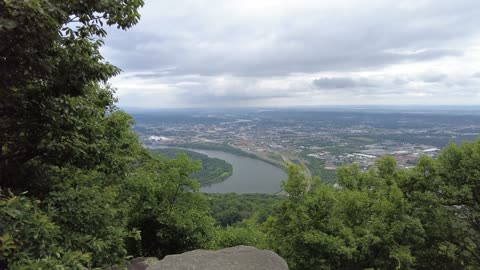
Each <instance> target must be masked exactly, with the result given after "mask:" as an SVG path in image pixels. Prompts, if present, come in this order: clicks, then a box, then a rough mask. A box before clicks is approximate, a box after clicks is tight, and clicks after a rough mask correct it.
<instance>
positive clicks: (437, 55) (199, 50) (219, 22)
mask: <svg viewBox="0 0 480 270" xmlns="http://www.w3.org/2000/svg"><path fill="white" fill-rule="evenodd" d="M478 25H480V2H478V1H476V0H469V1H467V0H457V1H434V0H417V1H390V0H388V1H374V0H365V1H354V0H351V1H346V0H336V1H313V0H296V1H293V0H292V1H286V0H284V1H282V0H271V1H270V0H262V1H258V0H256V1H251V0H243V1H233V0H232V1H230V0H209V1H194V0H190V1H186V0H185V1H184V0H165V1H153V0H150V1H148V0H147V2H146V5H145V7H144V8H143V10H142V19H141V22H140V23H139V24H138V25H137V26H135V27H134V28H133V29H131V30H129V31H128V32H123V31H119V30H115V29H111V30H110V31H109V37H108V38H107V40H106V47H105V48H104V49H103V52H104V54H105V55H106V57H107V59H108V60H109V61H110V62H112V63H114V64H116V65H118V66H119V67H121V68H122V69H123V70H124V73H123V74H122V75H121V76H119V77H118V78H115V79H113V80H112V83H113V85H114V86H116V87H118V89H119V91H118V95H119V97H120V105H123V106H135V107H208V106H290V105H332V104H475V103H478V102H480V95H479V91H478V89H479V88H478V87H479V86H480V80H478V78H479V77H480V76H479V75H478V74H479V73H480V71H479V68H478V64H479V61H480V46H479V45H478V44H479V41H480V30H479V28H478Z"/></svg>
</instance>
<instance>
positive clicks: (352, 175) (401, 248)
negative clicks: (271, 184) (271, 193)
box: [267, 159, 424, 269]
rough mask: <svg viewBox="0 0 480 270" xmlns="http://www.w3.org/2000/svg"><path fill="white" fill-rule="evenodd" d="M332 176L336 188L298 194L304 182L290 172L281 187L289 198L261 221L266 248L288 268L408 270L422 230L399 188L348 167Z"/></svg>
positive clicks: (294, 170) (373, 172)
mask: <svg viewBox="0 0 480 270" xmlns="http://www.w3.org/2000/svg"><path fill="white" fill-rule="evenodd" d="M380 162H382V161H380ZM386 162H387V163H388V162H389V160H388V159H387V160H386ZM394 173H395V172H394ZM396 174H398V175H400V173H396ZM337 175H338V177H339V179H338V182H339V183H340V187H339V188H335V187H333V186H331V185H328V184H322V183H319V184H316V185H313V186H312V188H311V189H310V190H309V191H308V192H305V193H303V194H302V193H300V191H301V190H304V187H305V185H304V184H303V183H305V182H306V181H308V180H307V179H306V176H305V175H304V174H303V173H301V170H300V169H299V168H294V167H290V171H289V179H288V181H287V182H286V184H285V185H284V186H286V187H289V189H288V190H289V191H293V192H294V193H293V194H294V196H290V193H289V192H288V191H287V190H286V191H287V193H288V199H287V200H286V201H285V202H283V203H282V204H281V205H280V207H278V208H277V209H276V210H275V211H274V213H273V215H272V217H271V218H270V219H269V220H268V221H267V224H268V228H269V229H268V231H269V236H270V239H271V243H270V245H271V247H272V248H273V249H275V250H277V251H278V252H279V253H280V255H282V256H284V258H286V259H287V261H288V263H289V265H290V266H291V268H292V269H367V268H375V269H398V268H401V269H413V268H414V265H415V258H414V257H413V255H412V247H414V246H416V245H418V244H420V243H422V241H423V235H424V230H423V228H422V225H421V222H420V220H419V219H418V218H415V217H412V216H410V215H409V213H410V212H411V211H412V209H411V207H412V206H411V204H410V203H409V202H408V201H407V200H406V199H405V196H404V194H403V193H402V191H401V189H400V188H399V187H398V186H397V185H396V183H395V182H392V181H390V180H389V179H385V178H383V177H382V176H386V175H384V174H383V172H382V171H380V170H376V169H372V170H370V171H367V172H362V171H360V170H359V169H358V166H356V165H352V166H349V167H345V168H342V169H341V170H340V171H339V172H338V174H337ZM295 186H297V188H295ZM298 194H300V196H299V195H298Z"/></svg>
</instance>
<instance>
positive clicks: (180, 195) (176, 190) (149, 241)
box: [122, 155, 214, 257]
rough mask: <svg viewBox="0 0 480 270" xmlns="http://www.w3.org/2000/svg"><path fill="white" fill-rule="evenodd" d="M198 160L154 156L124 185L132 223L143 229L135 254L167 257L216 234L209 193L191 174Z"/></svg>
mask: <svg viewBox="0 0 480 270" xmlns="http://www.w3.org/2000/svg"><path fill="white" fill-rule="evenodd" d="M196 170H198V163H195V162H192V160H190V159H188V157H187V156H186V155H180V156H178V158H177V159H173V160H167V161H160V160H155V159H152V160H150V161H148V162H146V163H145V164H144V166H143V167H141V168H139V169H138V170H136V171H135V172H133V174H132V176H131V177H129V178H128V180H127V181H126V182H125V183H124V185H123V186H122V189H123V193H124V194H125V196H126V197H125V198H124V199H125V201H127V202H128V204H129V205H130V207H131V208H130V212H129V213H128V216H129V217H130V222H129V226H130V227H131V228H137V229H139V230H140V231H141V236H142V237H141V241H139V242H135V243H131V244H130V249H131V252H132V253H133V254H134V255H143V256H147V255H148V256H158V257H163V256H165V255H167V254H172V253H180V252H184V251H186V250H191V249H195V248H200V247H203V246H205V245H206V244H207V243H208V241H209V240H210V238H211V237H210V236H211V234H212V233H213V223H214V221H213V219H212V218H211V217H210V214H209V213H210V212H209V209H208V204H207V201H206V199H205V196H204V195H203V194H202V193H199V192H198V189H199V186H198V183H197V182H196V181H195V180H193V179H191V178H190V177H189V176H190V175H191V174H192V173H193V172H194V171H196Z"/></svg>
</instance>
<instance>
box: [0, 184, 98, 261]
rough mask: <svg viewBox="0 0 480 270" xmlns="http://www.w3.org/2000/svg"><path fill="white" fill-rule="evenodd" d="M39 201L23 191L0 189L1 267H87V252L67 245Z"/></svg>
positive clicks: (88, 259) (57, 227) (89, 259)
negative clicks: (12, 191) (6, 191)
mask: <svg viewBox="0 0 480 270" xmlns="http://www.w3.org/2000/svg"><path fill="white" fill-rule="evenodd" d="M40 204H41V203H40V201H33V200H31V199H28V198H26V197H25V196H23V195H20V196H14V195H13V194H5V193H4V192H2V193H0V243H1V245H0V268H2V269H4V268H5V267H7V266H9V269H53V268H55V267H57V266H59V265H62V266H63V267H64V268H68V269H87V266H88V265H90V262H91V258H90V254H89V253H86V252H83V251H80V250H68V249H66V248H65V247H64V246H63V245H62V244H61V243H63V239H64V235H62V234H61V229H60V227H59V226H58V225H56V224H55V223H53V222H52V220H51V218H50V217H49V213H46V212H44V211H42V210H41V209H40Z"/></svg>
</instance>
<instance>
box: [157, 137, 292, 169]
mask: <svg viewBox="0 0 480 270" xmlns="http://www.w3.org/2000/svg"><path fill="white" fill-rule="evenodd" d="M166 146H169V147H180V148H190V149H201V150H214V151H222V152H227V153H230V154H234V155H239V156H243V157H249V158H253V159H258V160H260V161H263V162H265V163H268V164H270V165H273V166H275V167H277V168H279V169H282V170H284V169H285V166H284V164H283V163H280V162H275V161H273V160H270V159H267V158H263V157H260V156H258V155H255V154H253V153H249V152H246V151H243V150H241V149H239V148H236V147H233V146H231V145H229V144H226V143H223V144H218V143H183V144H166Z"/></svg>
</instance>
